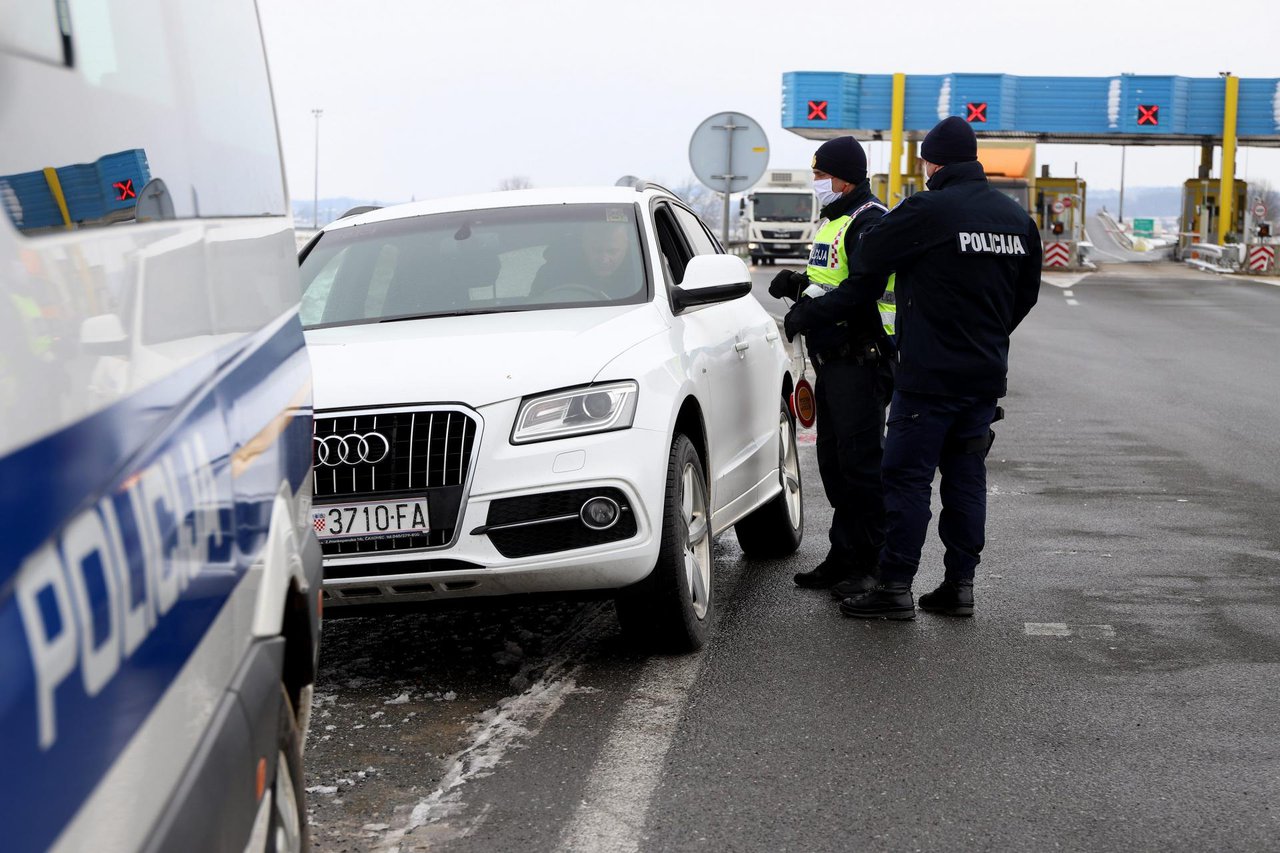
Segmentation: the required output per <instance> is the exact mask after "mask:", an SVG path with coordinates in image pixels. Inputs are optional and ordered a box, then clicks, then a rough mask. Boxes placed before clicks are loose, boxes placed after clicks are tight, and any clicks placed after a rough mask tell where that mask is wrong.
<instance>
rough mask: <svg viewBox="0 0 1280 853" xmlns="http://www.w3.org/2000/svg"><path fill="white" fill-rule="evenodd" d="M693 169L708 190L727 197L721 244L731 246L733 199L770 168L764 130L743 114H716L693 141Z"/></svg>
mask: <svg viewBox="0 0 1280 853" xmlns="http://www.w3.org/2000/svg"><path fill="white" fill-rule="evenodd" d="M689 165H690V166H691V167H692V168H693V174H694V175H695V176H696V177H697V178H698V180H699V181H701V182H702V183H703V184H705V185H706V186H707V187H709V188H711V189H713V190H715V191H716V192H719V193H723V194H724V218H723V221H722V222H721V223H720V235H721V237H720V240H721V242H722V243H726V244H727V243H728V242H729V196H730V195H731V194H733V193H735V192H741V191H742V190H745V189H749V188H750V187H751V186H752V185H753V184H755V182H756V181H758V180H760V176H761V175H763V174H764V170H765V168H766V167H767V166H768V165H769V139H768V137H766V136H765V133H764V128H762V127H761V126H760V124H759V123H758V122H756V121H755V120H754V119H752V118H751V117H750V116H746V115H743V114H742V113H735V112H723V113H716V114H715V115H713V116H711V117H710V118H708V119H706V120H705V121H703V122H702V124H700V125H698V128H697V130H695V131H694V132H693V136H692V138H690V139H689Z"/></svg>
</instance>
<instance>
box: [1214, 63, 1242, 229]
mask: <svg viewBox="0 0 1280 853" xmlns="http://www.w3.org/2000/svg"><path fill="white" fill-rule="evenodd" d="M1225 77H1226V79H1225V80H1224V81H1223V82H1224V83H1225V85H1226V87H1227V93H1226V101H1225V105H1224V109H1223V111H1222V173H1221V176H1220V178H1219V181H1218V198H1220V199H1222V215H1221V216H1220V217H1219V218H1218V245H1219V246H1221V245H1223V244H1225V243H1226V242H1227V232H1229V231H1231V230H1232V229H1231V228H1230V226H1231V225H1232V223H1233V221H1234V220H1235V218H1236V217H1235V216H1234V215H1233V214H1234V213H1235V212H1236V211H1237V210H1242V209H1243V206H1244V201H1243V196H1242V197H1241V199H1242V200H1241V202H1240V207H1239V208H1235V207H1234V202H1235V198H1234V196H1235V194H1234V193H1231V192H1229V191H1228V187H1229V186H1230V182H1232V181H1234V180H1235V177H1236V115H1237V112H1238V110H1239V106H1240V78H1239V77H1236V76H1235V75H1234V74H1226V75H1225ZM1235 233H1236V235H1237V239H1244V227H1243V222H1242V223H1241V227H1239V228H1237V229H1235Z"/></svg>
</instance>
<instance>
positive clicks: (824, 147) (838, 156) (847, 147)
mask: <svg viewBox="0 0 1280 853" xmlns="http://www.w3.org/2000/svg"><path fill="white" fill-rule="evenodd" d="M813 168H815V169H817V170H818V171H821V172H826V173H827V174H828V175H831V176H832V177H833V178H839V179H840V180H842V181H848V182H849V183H851V184H860V183H862V182H863V181H865V180H866V179H867V154H866V152H865V151H863V150H862V146H861V145H860V144H858V140H856V139H854V138H853V137H852V136H838V137H836V138H835V139H828V140H827V141H826V142H824V143H822V144H821V145H819V146H818V150H817V151H816V152H814V155H813Z"/></svg>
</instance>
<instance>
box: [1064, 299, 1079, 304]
mask: <svg viewBox="0 0 1280 853" xmlns="http://www.w3.org/2000/svg"><path fill="white" fill-rule="evenodd" d="M1067 304H1068V305H1079V304H1080V303H1079V302H1077V301H1076V300H1074V299H1068V300H1067Z"/></svg>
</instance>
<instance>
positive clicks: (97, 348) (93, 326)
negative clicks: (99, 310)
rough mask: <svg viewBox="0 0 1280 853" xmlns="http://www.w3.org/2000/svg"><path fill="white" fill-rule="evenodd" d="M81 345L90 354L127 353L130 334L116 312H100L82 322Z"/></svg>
mask: <svg viewBox="0 0 1280 853" xmlns="http://www.w3.org/2000/svg"><path fill="white" fill-rule="evenodd" d="M80 346H81V348H83V349H84V351H85V352H86V353H89V354H90V355H125V354H126V353H128V351H129V336H128V335H126V334H125V331H124V325H123V324H122V323H121V322H120V318H119V317H117V316H116V315H115V314H99V315H98V316H96V317H89V318H86V319H85V321H84V322H83V323H81V324H80Z"/></svg>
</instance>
